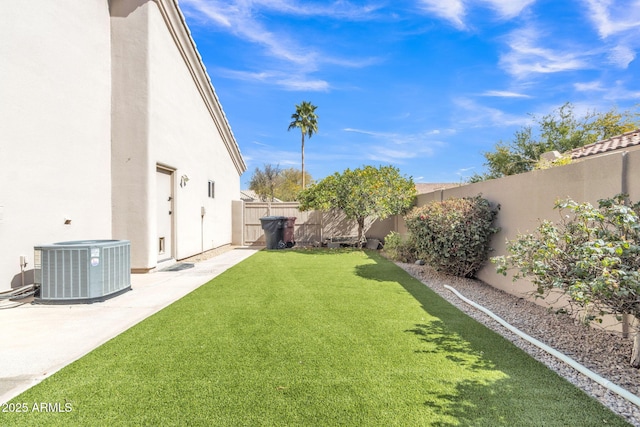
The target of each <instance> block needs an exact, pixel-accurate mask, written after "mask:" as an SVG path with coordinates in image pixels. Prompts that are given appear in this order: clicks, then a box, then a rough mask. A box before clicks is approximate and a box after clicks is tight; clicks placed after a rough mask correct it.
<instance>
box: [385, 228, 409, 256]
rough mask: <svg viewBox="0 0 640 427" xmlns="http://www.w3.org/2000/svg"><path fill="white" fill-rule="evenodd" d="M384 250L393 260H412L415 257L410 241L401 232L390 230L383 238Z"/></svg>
mask: <svg viewBox="0 0 640 427" xmlns="http://www.w3.org/2000/svg"><path fill="white" fill-rule="evenodd" d="M384 252H385V254H386V255H387V256H388V257H389V258H391V259H392V260H395V261H400V262H413V261H415V259H416V256H415V250H414V249H413V247H412V246H411V242H409V240H408V239H406V238H404V237H403V236H402V235H401V234H399V233H396V232H395V231H392V232H391V233H389V234H388V235H387V237H385V238H384Z"/></svg>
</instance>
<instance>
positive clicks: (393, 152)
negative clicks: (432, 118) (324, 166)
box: [343, 128, 444, 164]
mask: <svg viewBox="0 0 640 427" xmlns="http://www.w3.org/2000/svg"><path fill="white" fill-rule="evenodd" d="M343 130H344V131H345V132H351V133H358V134H362V135H367V136H370V137H372V139H373V140H374V141H381V142H382V143H375V142H374V143H368V145H367V152H366V154H365V155H364V156H365V158H367V159H368V160H372V161H379V162H387V163H395V164H400V163H403V162H404V161H405V160H409V159H415V158H420V157H431V156H433V155H434V154H435V151H436V149H437V148H439V147H442V146H443V145H444V143H443V142H442V141H440V140H436V139H434V136H435V135H440V133H441V131H440V130H429V131H424V132H418V133H398V132H380V131H371V130H364V129H353V128H345V129H343Z"/></svg>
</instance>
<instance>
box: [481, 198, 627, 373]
mask: <svg viewBox="0 0 640 427" xmlns="http://www.w3.org/2000/svg"><path fill="white" fill-rule="evenodd" d="M555 208H556V209H557V210H559V212H560V221H559V223H558V224H555V223H553V222H551V221H548V220H545V221H541V223H540V225H539V226H538V228H537V229H536V231H535V233H533V234H524V235H518V236H517V238H516V239H514V240H511V241H508V242H507V251H508V252H509V255H508V256H501V257H495V258H493V259H492V261H493V262H494V263H496V264H497V265H498V272H499V273H502V274H506V272H507V270H509V269H515V270H516V274H515V275H514V276H513V279H514V280H517V279H519V278H521V277H527V278H528V279H529V280H531V282H533V284H534V285H536V287H537V292H538V293H539V294H541V295H546V294H547V293H548V292H550V291H551V290H553V289H558V290H560V291H562V292H564V293H565V294H567V295H568V296H569V298H571V301H572V302H575V303H577V304H578V305H579V306H580V307H584V308H587V309H589V310H590V311H591V312H594V313H597V314H599V315H604V314H613V315H623V314H628V315H631V316H633V317H635V318H636V321H637V320H640V300H639V299H638V295H640V203H636V204H632V203H631V202H629V201H628V200H627V199H626V195H624V194H619V195H617V196H615V197H613V198H611V199H602V200H599V201H598V207H597V208H596V207H594V206H592V205H591V204H589V203H576V202H574V201H573V200H571V199H567V200H564V201H559V202H557V203H556V205H555ZM586 320H596V321H600V317H599V316H588V317H587V318H586ZM636 332H637V331H636ZM631 365H632V366H634V367H636V368H638V367H640V337H639V336H638V334H637V333H636V336H635V339H634V348H633V354H632V356H631Z"/></svg>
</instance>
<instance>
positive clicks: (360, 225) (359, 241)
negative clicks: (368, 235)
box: [358, 218, 365, 248]
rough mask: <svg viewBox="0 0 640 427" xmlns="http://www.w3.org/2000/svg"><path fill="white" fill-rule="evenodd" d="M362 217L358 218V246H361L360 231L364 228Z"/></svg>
mask: <svg viewBox="0 0 640 427" xmlns="http://www.w3.org/2000/svg"><path fill="white" fill-rule="evenodd" d="M364 220H365V219H364V218H358V247H359V248H362V247H363V245H362V237H363V236H362V232H363V230H364Z"/></svg>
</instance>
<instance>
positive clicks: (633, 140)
mask: <svg viewBox="0 0 640 427" xmlns="http://www.w3.org/2000/svg"><path fill="white" fill-rule="evenodd" d="M635 146H640V129H636V130H634V131H631V132H627V133H623V134H621V135H617V136H614V137H611V138H609V139H605V140H603V141H598V142H594V143H593V144H589V145H585V146H584V147H579V148H575V149H573V150H571V151H569V153H568V154H569V156H571V158H572V159H580V158H582V157H588V156H593V155H596V154H603V153H607V152H609V151H613V150H618V149H621V148H628V147H635Z"/></svg>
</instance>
